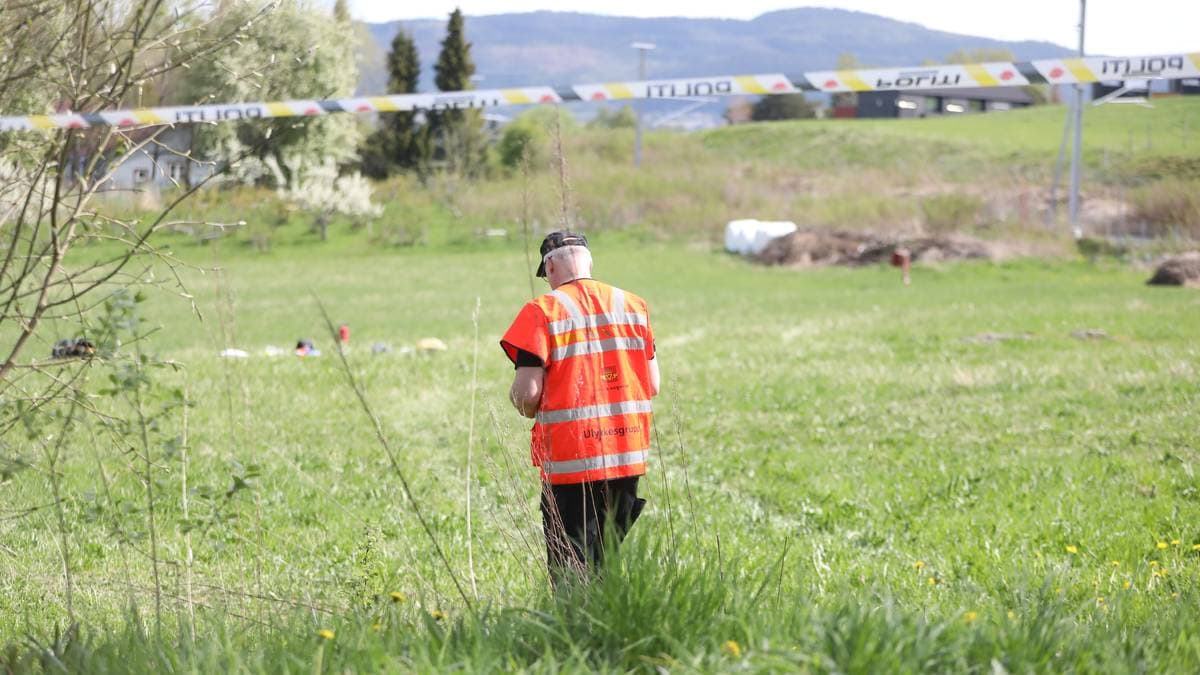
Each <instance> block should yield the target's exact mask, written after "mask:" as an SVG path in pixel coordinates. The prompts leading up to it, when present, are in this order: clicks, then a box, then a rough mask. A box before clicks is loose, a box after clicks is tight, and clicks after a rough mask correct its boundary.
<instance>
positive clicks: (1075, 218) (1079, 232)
mask: <svg viewBox="0 0 1200 675" xmlns="http://www.w3.org/2000/svg"><path fill="white" fill-rule="evenodd" d="M1086 19H1087V0H1079V58H1083V33H1084V25H1085V23H1086ZM1074 113H1075V142H1074V147H1073V148H1072V149H1071V201H1070V219H1071V233H1072V234H1073V235H1075V238H1076V239H1079V238H1081V237H1083V229H1082V228H1081V227H1080V226H1079V172H1080V170H1081V168H1082V167H1081V164H1082V159H1083V83H1082V82H1080V83H1077V84H1076V85H1075V110H1074Z"/></svg>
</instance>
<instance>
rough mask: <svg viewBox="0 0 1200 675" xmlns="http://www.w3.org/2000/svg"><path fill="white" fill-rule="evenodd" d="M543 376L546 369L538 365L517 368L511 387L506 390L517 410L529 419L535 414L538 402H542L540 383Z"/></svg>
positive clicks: (544, 376)
mask: <svg viewBox="0 0 1200 675" xmlns="http://www.w3.org/2000/svg"><path fill="white" fill-rule="evenodd" d="M545 378H546V370H545V369H544V368H542V367H540V366H523V367H521V368H517V374H516V376H514V377H513V383H512V388H511V389H509V390H508V400H510V401H512V404H513V407H514V408H516V409H517V412H519V413H521V414H522V415H524V416H525V417H529V418H531V419H532V418H533V417H534V416H535V415H537V410H538V404H539V403H541V402H542V383H543V381H544V380H545Z"/></svg>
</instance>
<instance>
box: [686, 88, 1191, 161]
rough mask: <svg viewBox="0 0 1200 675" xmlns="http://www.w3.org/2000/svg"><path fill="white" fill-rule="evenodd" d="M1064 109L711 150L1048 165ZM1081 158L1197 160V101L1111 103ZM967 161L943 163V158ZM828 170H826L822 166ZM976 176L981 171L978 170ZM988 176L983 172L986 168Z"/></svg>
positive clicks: (729, 139)
mask: <svg viewBox="0 0 1200 675" xmlns="http://www.w3.org/2000/svg"><path fill="white" fill-rule="evenodd" d="M1067 112H1068V111H1067V108H1066V107H1064V106H1061V105H1055V106H1036V107H1033V108H1027V109H1022V110H1013V111H1008V112H1004V113H994V114H986V115H951V116H943V117H929V118H925V119H908V120H869V119H862V120H817V121H799V122H786V123H775V124H771V125H761V124H759V125H745V126H739V127H730V128H724V129H720V130H717V131H713V132H709V133H708V135H707V137H706V139H705V141H706V143H707V144H708V145H709V146H710V147H713V148H716V149H720V150H724V151H728V152H733V153H735V154H738V155H747V154H751V153H753V154H755V155H759V156H765V157H778V158H787V159H788V160H790V161H800V162H805V161H807V163H810V164H812V165H813V166H820V165H821V164H822V163H827V162H829V161H830V159H831V158H832V160H833V162H834V164H835V165H836V164H839V163H846V164H869V165H871V166H873V167H879V166H887V165H891V164H894V163H896V162H903V161H913V160H916V159H932V160H939V159H940V160H941V161H948V160H956V161H962V162H972V161H973V162H979V161H993V162H996V161H999V162H1004V163H1017V164H1019V163H1021V162H1035V161H1036V162H1043V163H1044V162H1047V161H1049V162H1053V160H1054V158H1055V156H1056V155H1057V153H1058V148H1059V143H1060V142H1061V140H1062V130H1063V124H1064V122H1065V121H1066V116H1067ZM1083 130H1084V146H1083V147H1084V155H1085V159H1086V160H1087V161H1088V163H1089V164H1091V165H1092V166H1094V167H1097V168H1099V167H1101V166H1102V165H1104V164H1116V163H1119V162H1122V161H1131V160H1147V159H1159V158H1167V157H1178V156H1190V157H1195V156H1196V155H1197V154H1198V153H1200V101H1197V100H1195V98H1194V97H1192V98H1186V97H1177V98H1168V99H1155V100H1154V101H1153V106H1152V107H1150V108H1146V107H1142V106H1134V105H1114V104H1109V105H1105V106H1101V107H1092V106H1089V107H1088V108H1087V109H1086V110H1085V112H1084V127H1083ZM964 152H965V153H967V155H968V156H967V157H965V158H963V157H958V158H952V157H945V155H946V154H948V153H956V154H961V153H964ZM826 165H828V164H826ZM977 170H980V169H979V168H977ZM984 170H986V169H984Z"/></svg>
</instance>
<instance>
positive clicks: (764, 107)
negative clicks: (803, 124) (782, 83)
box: [750, 94, 817, 122]
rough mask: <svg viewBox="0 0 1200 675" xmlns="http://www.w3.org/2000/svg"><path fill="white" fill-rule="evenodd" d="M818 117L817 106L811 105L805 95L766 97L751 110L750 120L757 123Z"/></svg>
mask: <svg viewBox="0 0 1200 675" xmlns="http://www.w3.org/2000/svg"><path fill="white" fill-rule="evenodd" d="M816 116H817V108H816V106H814V105H813V104H812V103H809V102H808V99H806V98H805V97H804V94H777V95H775V96H764V97H762V98H761V99H759V100H758V102H757V103H755V104H754V107H753V108H751V110H750V119H752V120H754V121H755V122H767V121H772V120H799V119H811V118H813V117H816Z"/></svg>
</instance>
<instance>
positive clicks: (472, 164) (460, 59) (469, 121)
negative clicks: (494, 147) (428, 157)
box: [429, 8, 486, 175]
mask: <svg viewBox="0 0 1200 675" xmlns="http://www.w3.org/2000/svg"><path fill="white" fill-rule="evenodd" d="M433 71H434V78H433V81H434V84H436V85H437V88H438V89H439V90H441V91H465V90H467V89H472V88H473V85H472V82H471V76H472V75H474V74H475V63H474V61H472V60H471V43H470V42H467V39H466V33H465V28H464V26H463V15H462V10H460V9H457V8H456V9H455V10H454V11H453V12H451V13H450V20H449V22H447V24H446V37H445V39H443V40H442V50H441V52H439V53H438V59H437V63H435V64H434V66H433ZM429 133H430V135H431V141H432V142H433V143H434V144H435V145H436V148H435V150H436V151H437V153H438V157H439V158H440V159H442V160H443V161H444V162H445V163H446V165H447V167H448V168H449V169H450V170H451V171H455V172H458V173H463V174H467V175H470V174H473V173H475V172H476V171H478V170H479V169H480V168H481V167H482V166H483V156H484V152H485V151H486V147H485V145H484V137H483V117H482V115H480V113H479V111H478V110H443V111H436V112H431V113H430V115H429Z"/></svg>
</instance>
